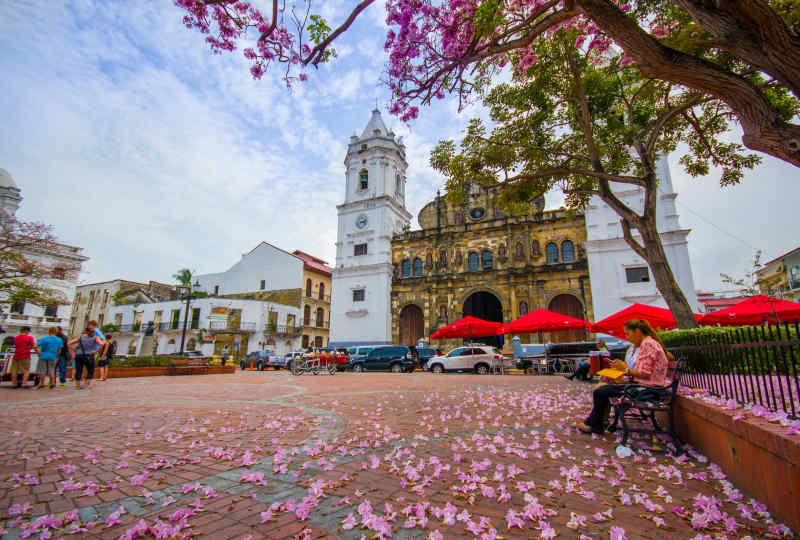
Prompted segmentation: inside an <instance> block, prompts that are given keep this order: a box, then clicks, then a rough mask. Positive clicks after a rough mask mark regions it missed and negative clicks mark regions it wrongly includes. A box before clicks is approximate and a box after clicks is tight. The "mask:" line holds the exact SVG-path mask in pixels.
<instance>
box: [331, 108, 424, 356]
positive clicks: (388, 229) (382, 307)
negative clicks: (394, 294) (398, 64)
mask: <svg viewBox="0 0 800 540" xmlns="http://www.w3.org/2000/svg"><path fill="white" fill-rule="evenodd" d="M345 166H346V173H345V200H344V204H340V205H339V206H337V207H336V208H337V210H338V214H339V224H338V236H337V241H336V266H335V268H334V269H333V283H332V289H333V291H332V298H331V337H330V342H331V345H333V346H344V345H352V344H374V343H390V342H391V339H392V330H391V314H390V312H389V309H390V302H389V295H390V292H391V288H392V245H391V240H392V235H394V234H395V233H398V232H400V231H401V230H403V228H404V227H406V226H408V225H409V223H410V221H411V214H410V213H409V212H408V211H407V210H406V207H405V184H406V169H407V167H408V163H407V162H406V158H405V146H404V145H403V143H402V141H401V140H399V139H398V138H396V137H395V134H394V133H393V132H391V131H389V130H388V129H387V128H386V125H385V124H384V123H383V120H382V119H381V114H380V111H378V110H377V109H376V110H374V111H372V117H371V118H370V120H369V123H368V124H367V127H366V128H365V129H364V132H363V133H362V134H361V136H360V137H359V136H357V135H353V136H352V137H350V144H349V146H348V148H347V156H346V157H345Z"/></svg>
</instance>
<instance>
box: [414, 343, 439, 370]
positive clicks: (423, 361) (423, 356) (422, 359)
mask: <svg viewBox="0 0 800 540" xmlns="http://www.w3.org/2000/svg"><path fill="white" fill-rule="evenodd" d="M434 356H436V349H432V348H429V347H421V348H419V347H418V348H417V364H418V365H419V367H420V368H422V369H425V366H426V365H427V364H428V360H430V359H431V358H433V357H434Z"/></svg>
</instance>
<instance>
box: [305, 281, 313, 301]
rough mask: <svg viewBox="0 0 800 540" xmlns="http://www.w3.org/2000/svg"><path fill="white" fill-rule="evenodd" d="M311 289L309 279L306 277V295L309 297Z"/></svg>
mask: <svg viewBox="0 0 800 540" xmlns="http://www.w3.org/2000/svg"><path fill="white" fill-rule="evenodd" d="M311 289H312V287H311V280H310V279H307V280H306V296H308V297H309V298H310V297H311Z"/></svg>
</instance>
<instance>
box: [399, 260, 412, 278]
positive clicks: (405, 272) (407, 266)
mask: <svg viewBox="0 0 800 540" xmlns="http://www.w3.org/2000/svg"><path fill="white" fill-rule="evenodd" d="M400 274H401V275H402V276H403V277H408V276H410V275H411V261H409V260H408V259H404V260H403V262H402V263H401V264H400Z"/></svg>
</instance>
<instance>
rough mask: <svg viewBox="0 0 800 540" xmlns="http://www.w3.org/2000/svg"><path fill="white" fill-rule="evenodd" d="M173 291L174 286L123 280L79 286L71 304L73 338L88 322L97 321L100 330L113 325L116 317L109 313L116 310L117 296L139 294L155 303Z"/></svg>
mask: <svg viewBox="0 0 800 540" xmlns="http://www.w3.org/2000/svg"><path fill="white" fill-rule="evenodd" d="M174 289H175V286H174V285H168V284H166V283H159V282H157V281H150V282H149V283H138V282H136V281H127V280H124V279H113V280H111V281H102V282H100V283H86V284H84V285H78V287H77V288H76V289H75V298H74V300H73V301H72V316H71V318H70V322H69V334H70V335H72V336H75V335H78V334H80V333H81V331H82V330H83V329H84V328H86V325H87V324H88V323H89V321H97V324H98V326H100V327H103V326H105V325H107V324H114V317H112V316H110V315H109V310H110V309H111V308H112V307H114V304H115V298H116V297H117V296H118V295H125V297H126V298H127V299H130V298H131V297H132V296H133V295H134V294H139V295H141V301H142V302H156V301H158V300H167V299H169V298H170V296H171V295H172V294H174ZM117 326H119V324H117ZM65 332H66V329H65Z"/></svg>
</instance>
